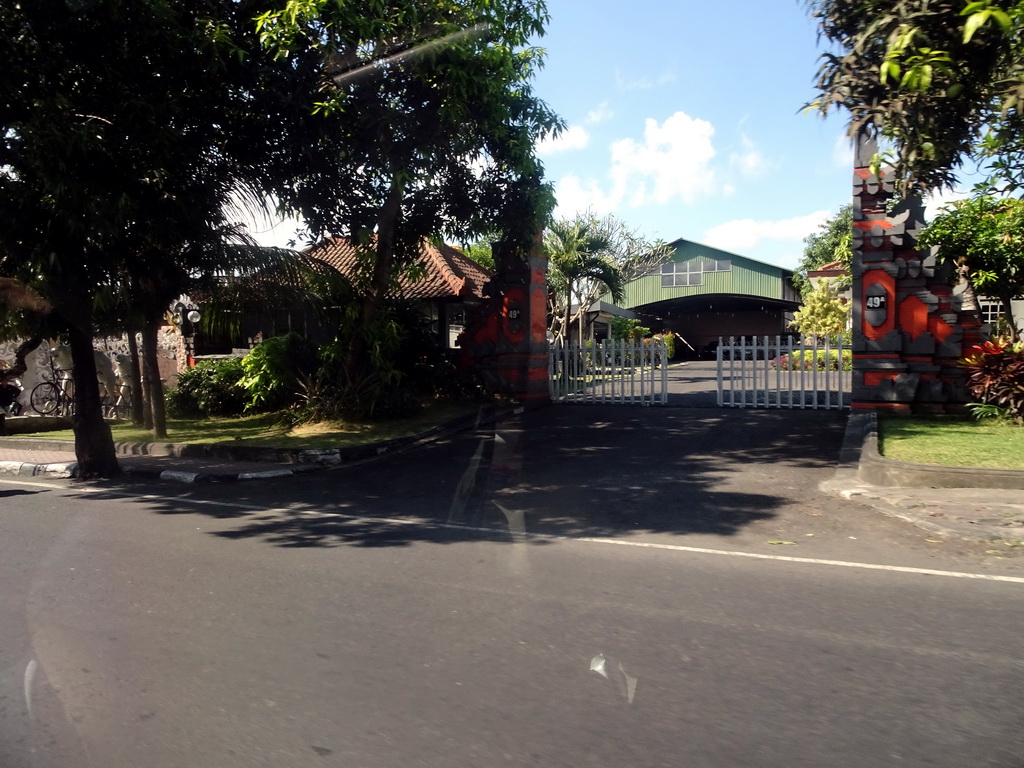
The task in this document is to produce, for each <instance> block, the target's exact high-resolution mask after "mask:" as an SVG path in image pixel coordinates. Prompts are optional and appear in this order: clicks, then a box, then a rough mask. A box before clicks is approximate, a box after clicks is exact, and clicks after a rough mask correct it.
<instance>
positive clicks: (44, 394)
mask: <svg viewBox="0 0 1024 768" xmlns="http://www.w3.org/2000/svg"><path fill="white" fill-rule="evenodd" d="M47 363H48V364H49V368H50V370H49V371H46V370H44V371H43V374H42V378H43V380H42V381H41V382H39V383H38V384H36V385H35V386H34V387H33V388H32V394H31V395H29V405H31V406H32V410H33V411H35V412H36V413H38V414H39V415H40V416H49V415H50V414H52V413H54V412H55V411H56V413H57V415H58V416H70V415H71V414H72V413H73V412H74V408H75V397H74V394H75V382H74V381H73V380H72V378H71V377H70V376H69V375H68V372H67V371H65V370H64V369H63V368H58V367H57V364H56V363H55V362H54V360H53V356H52V355H51V356H49V357H48V358H47Z"/></svg>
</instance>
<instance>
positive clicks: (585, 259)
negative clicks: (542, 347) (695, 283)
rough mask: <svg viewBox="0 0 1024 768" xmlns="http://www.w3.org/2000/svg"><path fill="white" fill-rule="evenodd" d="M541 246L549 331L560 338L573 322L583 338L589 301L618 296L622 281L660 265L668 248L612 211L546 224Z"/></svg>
mask: <svg viewBox="0 0 1024 768" xmlns="http://www.w3.org/2000/svg"><path fill="white" fill-rule="evenodd" d="M544 250H545V252H546V254H547V256H548V287H549V289H550V291H549V294H550V297H551V300H552V301H551V306H550V310H551V312H550V317H551V325H550V330H551V332H552V335H553V336H554V337H555V338H565V337H566V336H567V334H568V329H569V328H570V327H571V325H572V324H573V323H576V324H577V325H578V331H579V338H580V339H582V338H583V335H584V330H585V328H584V325H585V323H586V317H587V312H588V311H589V309H590V307H591V306H592V305H593V304H594V302H596V301H597V300H598V299H600V298H601V297H602V296H604V295H607V296H608V298H610V299H611V300H612V301H613V302H619V301H622V299H623V298H625V287H626V284H627V283H628V282H629V281H631V280H633V279H635V278H637V277H639V276H640V275H642V274H644V273H646V272H648V271H650V270H651V269H652V268H653V267H656V266H658V265H660V264H661V263H662V262H663V261H664V260H665V259H666V258H667V257H668V254H669V253H670V250H671V249H670V248H669V247H668V246H667V245H665V244H664V243H662V242H660V241H655V242H652V241H649V240H647V239H645V238H643V237H642V236H641V235H640V234H639V233H638V232H637V231H636V230H632V229H630V228H629V227H627V226H626V224H625V223H624V222H622V221H621V220H620V219H617V218H616V217H614V216H606V217H605V218H603V219H598V218H597V217H596V216H594V215H593V214H590V213H587V214H583V215H579V216H576V217H575V218H574V219H561V220H558V221H553V222H552V223H551V224H549V225H548V229H547V232H546V233H545V236H544ZM573 307H575V313H574V312H573Z"/></svg>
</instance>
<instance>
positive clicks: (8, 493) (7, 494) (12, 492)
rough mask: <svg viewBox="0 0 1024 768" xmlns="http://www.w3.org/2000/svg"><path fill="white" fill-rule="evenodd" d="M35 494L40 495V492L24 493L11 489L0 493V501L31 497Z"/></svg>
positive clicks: (23, 491)
mask: <svg viewBox="0 0 1024 768" xmlns="http://www.w3.org/2000/svg"><path fill="white" fill-rule="evenodd" d="M37 493H42V491H26V490H24V489H22V488H12V489H10V490H3V491H0V499H8V498H10V497H11V496H33V495H35V494H37Z"/></svg>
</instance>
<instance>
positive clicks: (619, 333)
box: [611, 317, 651, 341]
mask: <svg viewBox="0 0 1024 768" xmlns="http://www.w3.org/2000/svg"><path fill="white" fill-rule="evenodd" d="M611 333H612V338H613V339H615V341H622V340H623V339H632V340H635V341H640V340H641V339H643V338H646V337H647V336H650V335H651V329H650V328H648V327H646V326H643V325H640V321H639V320H634V319H630V318H626V317H613V318H612V323H611Z"/></svg>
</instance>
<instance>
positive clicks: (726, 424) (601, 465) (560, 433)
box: [89, 406, 846, 547]
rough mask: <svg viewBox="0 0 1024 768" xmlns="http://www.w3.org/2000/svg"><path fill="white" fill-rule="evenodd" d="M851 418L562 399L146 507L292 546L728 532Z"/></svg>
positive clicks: (834, 453)
mask: <svg viewBox="0 0 1024 768" xmlns="http://www.w3.org/2000/svg"><path fill="white" fill-rule="evenodd" d="M845 420H846V416H845V414H842V413H838V412H826V411H754V410H748V411H742V410H722V409H697V408H632V407H626V406H552V407H549V408H545V409H541V410H537V411H534V412H529V413H526V414H523V415H521V416H518V417H515V418H513V419H511V420H508V421H506V422H504V423H501V424H499V425H498V426H497V428H490V429H488V430H486V431H480V432H472V431H470V432H464V433H461V434H458V435H455V436H452V437H450V438H447V439H444V440H440V441H438V442H435V443H433V444H431V445H429V446H426V447H421V448H417V449H414V450H410V451H406V452H403V453H396V454H393V455H388V456H385V457H383V458H381V459H379V460H376V461H373V462H369V463H366V464H362V465H359V466H351V467H345V468H341V469H336V470H331V471H325V472H321V473H316V474H312V475H305V476H302V477H301V479H295V478H289V479H287V480H283V481H275V480H266V481H252V482H247V483H238V484H230V485H217V486H206V487H197V486H191V487H188V488H184V489H181V490H179V491H175V490H172V489H166V494H165V495H164V497H163V498H161V499H155V500H154V499H152V498H150V499H148V500H147V504H150V505H152V507H151V508H152V509H153V510H154V511H156V512H158V513H160V514H200V515H207V516H210V517H212V518H216V519H221V520H236V521H237V522H238V524H239V525H238V527H235V528H230V529H221V530H217V531H214V532H213V533H214V535H217V536H222V537H225V538H231V539H246V538H258V539H263V540H264V541H266V542H268V543H271V544H274V545H277V546H283V547H335V546H342V545H354V546H362V547H394V546H406V545H409V544H412V543H414V542H430V543H438V544H441V543H451V542H456V541H465V540H467V539H477V538H479V537H480V536H486V537H493V536H495V535H497V536H499V537H500V538H503V539H505V540H508V541H511V540H513V539H514V538H515V537H516V535H517V534H521V533H543V534H552V535H566V536H597V537H602V536H608V537H611V536H622V535H628V534H630V533H647V534H651V533H654V534H670V535H675V536H687V535H691V534H711V535H716V536H723V537H729V536H733V535H735V534H736V533H737V532H739V531H740V530H742V529H743V528H745V527H746V526H748V525H750V524H751V523H754V522H758V521H762V520H770V519H772V518H774V517H775V516H776V513H775V510H776V509H777V508H778V507H780V506H781V505H784V504H792V503H794V502H798V501H799V494H800V493H801V490H800V489H801V488H807V487H808V486H809V485H810V487H813V483H814V482H816V480H817V478H818V477H820V471H821V470H827V469H829V468H831V467H832V466H834V464H835V462H836V460H837V458H838V453H839V446H840V443H841V441H842V435H843V430H844V427H845ZM808 472H812V473H814V475H813V478H812V477H810V476H808V475H807V473H808ZM766 474H767V475H770V476H771V477H772V478H774V479H773V481H772V482H770V483H766V481H765V476H766ZM780 489H782V490H780ZM103 496H104V494H90V496H89V498H91V499H94V500H96V501H97V502H99V501H102V500H103ZM179 499H181V500H186V499H188V500H190V503H181V502H180V501H179ZM197 500H209V501H210V502H212V503H210V504H208V505H203V504H196V503H194V502H195V501H197ZM223 504H228V505H229V506H224V505H223ZM267 507H277V509H274V510H273V511H270V512H268V511H267V509H266V508H267ZM527 541H529V542H530V543H531V544H537V543H540V542H541V541H543V540H540V539H527ZM548 541H550V540H548Z"/></svg>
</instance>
